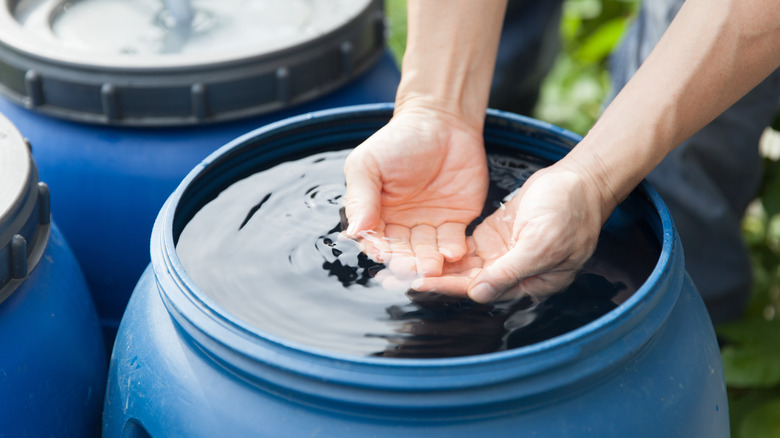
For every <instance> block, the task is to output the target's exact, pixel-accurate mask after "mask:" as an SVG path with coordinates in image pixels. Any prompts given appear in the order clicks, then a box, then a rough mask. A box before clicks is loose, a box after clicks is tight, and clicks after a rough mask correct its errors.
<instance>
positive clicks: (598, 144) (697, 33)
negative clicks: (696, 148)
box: [564, 0, 780, 211]
mask: <svg viewBox="0 0 780 438" xmlns="http://www.w3.org/2000/svg"><path fill="white" fill-rule="evenodd" d="M778 66H780V2H777V1H776V0H688V1H686V2H685V3H684V4H683V6H682V8H681V9H680V11H679V13H678V14H677V16H676V18H675V19H674V21H673V22H672V24H671V25H670V27H669V29H668V30H667V31H666V33H665V34H664V35H663V37H662V38H661V40H660V41H659V42H658V44H657V46H656V47H655V49H654V50H653V51H652V52H651V54H650V56H649V57H648V58H647V60H646V61H645V62H644V63H643V64H642V66H641V67H640V68H639V70H638V71H637V72H636V74H635V75H634V77H633V78H632V79H631V80H630V81H629V82H628V84H626V86H625V88H624V89H623V90H622V91H621V92H620V93H619V94H618V96H617V97H616V98H615V100H614V101H613V102H612V104H611V105H610V106H609V107H608V108H607V109H606V110H605V112H604V114H603V115H602V116H601V118H600V119H599V120H598V121H597V123H596V124H595V126H594V127H593V129H591V131H590V132H589V133H588V134H587V135H586V136H585V139H584V140H583V141H582V142H581V143H580V145H578V146H577V147H576V148H575V150H574V151H573V152H572V153H571V154H570V155H569V156H568V157H566V158H565V159H564V161H565V162H566V163H567V164H568V163H571V164H572V165H573V166H575V167H579V168H582V169H587V173H588V174H590V175H591V176H592V178H594V179H595V180H596V181H597V182H599V183H600V184H601V185H602V186H603V187H604V188H605V189H606V191H605V193H604V197H605V208H607V209H608V210H610V211H611V209H612V208H614V207H615V205H617V203H618V202H619V201H621V200H623V199H624V198H625V197H626V196H628V194H629V193H630V191H631V190H632V189H633V188H634V187H635V186H636V185H637V184H638V183H639V182H640V181H641V179H642V178H644V177H645V176H647V175H648V174H649V173H650V171H651V170H652V169H653V168H654V167H655V166H656V165H658V163H660V161H661V160H662V159H663V157H664V156H665V155H666V154H667V153H669V151H671V150H672V149H674V148H675V147H676V146H677V145H678V144H680V143H681V142H682V141H684V140H685V139H686V138H688V137H690V136H691V135H693V134H694V133H696V131H698V130H699V129H701V128H702V127H704V126H705V125H706V124H707V123H709V122H710V121H712V120H713V119H714V118H715V117H717V116H718V115H719V114H720V113H722V112H723V111H725V110H726V109H727V108H728V107H729V106H731V105H732V104H733V103H734V102H736V101H737V100H738V99H739V98H741V97H742V96H744V95H745V94H746V93H747V92H748V91H750V90H751V89H752V88H753V87H755V86H756V85H758V83H759V82H761V81H762V80H763V79H764V78H766V77H767V76H768V75H769V74H770V73H771V72H772V71H774V70H775V69H777V68H778ZM609 197H611V198H612V199H606V198H609Z"/></svg>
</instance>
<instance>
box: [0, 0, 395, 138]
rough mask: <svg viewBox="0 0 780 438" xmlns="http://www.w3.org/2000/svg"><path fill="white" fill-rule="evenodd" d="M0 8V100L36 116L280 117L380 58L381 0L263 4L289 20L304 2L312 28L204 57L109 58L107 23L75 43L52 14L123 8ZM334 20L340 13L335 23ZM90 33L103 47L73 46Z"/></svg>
mask: <svg viewBox="0 0 780 438" xmlns="http://www.w3.org/2000/svg"><path fill="white" fill-rule="evenodd" d="M2 1H3V2H4V3H5V4H4V5H3V6H4V7H3V8H0V93H1V94H3V95H4V96H6V97H7V98H9V99H10V100H12V101H15V102H17V103H19V104H21V105H24V106H25V107H27V108H29V109H31V110H34V111H38V112H41V113H45V114H49V115H53V116H56V117H61V118H65V119H70V120H77V121H83V122H90V123H98V124H112V125H127V126H176V125H192V124H202V123H209V122H217V121H224V120H232V119H237V118H242V117H248V116H253V115H259V114H264V113H267V112H271V111H276V110H280V109H283V108H286V107H289V106H291V105H295V104H298V103H302V102H305V101H308V100H311V99H313V98H316V97H319V96H321V95H323V94H325V93H327V92H330V91H332V90H333V89H335V88H337V87H339V86H341V85H343V84H345V83H346V82H347V81H349V80H350V79H351V78H352V77H354V76H355V75H358V74H360V73H361V72H362V71H364V70H365V69H367V68H368V67H370V66H371V65H372V64H374V62H375V61H376V60H378V59H379V57H380V56H381V54H382V52H383V50H384V42H385V41H384V32H385V30H384V18H383V17H384V15H383V4H382V1H381V0H319V1H313V0H307V1H303V0H298V1H292V0H290V1H287V0H285V2H278V3H277V2H273V4H272V5H271V3H272V2H270V1H265V2H262V1H261V2H260V3H268V4H269V5H270V6H269V7H273V8H276V7H279V5H286V6H285V7H288V8H290V14H294V13H304V12H300V11H301V10H303V9H301V8H297V9H296V8H295V7H292V6H290V5H293V4H298V3H300V4H302V5H303V4H305V5H310V6H309V7H310V9H307V10H305V14H306V17H305V18H306V19H305V20H303V19H302V20H299V21H301V22H304V21H306V20H308V21H306V23H308V24H305V29H303V30H302V31H300V32H295V33H293V32H288V34H289V35H291V36H290V37H289V40H288V41H287V42H286V43H281V44H280V43H278V42H276V43H274V44H268V43H260V42H258V44H257V45H256V46H255V45H253V44H247V42H246V40H243V41H242V40H241V38H230V39H226V41H234V42H235V44H236V47H225V49H224V50H220V48H219V47H218V48H217V49H216V50H215V49H214V48H213V47H211V49H210V50H208V51H205V52H204V53H198V51H197V50H190V51H188V50H184V49H181V50H180V51H178V52H177V51H173V52H170V51H169V49H161V50H160V52H158V53H149V52H135V53H132V52H133V50H126V51H121V50H120V51H117V52H115V53H111V52H106V51H103V50H102V49H101V48H102V47H103V46H104V45H105V44H102V39H101V36H100V32H101V31H106V26H88V27H87V28H86V29H78V28H77V29H76V31H77V32H75V33H76V34H78V35H76V36H72V33H71V34H67V35H65V34H63V33H62V32H57V31H56V27H55V25H56V23H57V22H58V19H59V18H58V17H61V16H63V17H64V16H66V14H67V13H68V12H67V11H71V10H73V11H75V10H76V7H80V8H82V9H83V8H90V7H94V5H97V6H101V4H102V3H113V4H128V2H121V1H118V0H67V1H63V0H2ZM190 1H192V2H193V5H194V6H195V7H196V8H197V7H198V5H199V4H201V3H199V2H201V0H190ZM226 1H228V2H229V1H231V0H220V2H218V3H217V2H211V3H209V2H207V1H205V0H203V3H202V4H205V5H206V6H204V7H205V8H208V7H209V6H208V5H209V4H211V5H223V3H225V2H226ZM232 1H233V2H234V3H237V4H239V3H240V2H238V1H237V0H232ZM150 2H151V3H153V4H158V5H159V7H160V8H161V9H160V10H163V11H164V9H163V3H164V2H163V0H159V1H158V0H144V1H143V2H141V3H144V4H146V3H150ZM129 3H130V4H133V3H134V2H129ZM256 3H257V2H256ZM223 6H224V5H223ZM101 7H102V6H101ZM212 7H217V6H212ZM334 8H335V9H334ZM339 8H340V9H339ZM196 10H197V9H196ZM101 11H102V9H101ZM326 11H327V12H328V13H325V12H326ZM332 11H340V12H332ZM242 12H244V11H243V10H242ZM246 13H247V14H249V13H251V11H247V12H246ZM336 13H338V14H341V15H338V16H336V18H335V19H334V18H333V15H334V14H336ZM63 14H65V15H63ZM101 14H102V15H99V16H101V17H105V16H106V15H105V12H101ZM281 16H282V15H280V17H281ZM285 16H287V15H285ZM197 17H198V16H197V15H196V17H195V21H193V23H194V24H193V26H195V24H197V23H198V22H197ZM129 19H130V17H128V20H129ZM149 19H150V20H158V21H159V20H163V21H164V19H165V16H164V15H161V12H160V11H158V12H155V13H153V12H150V18H149ZM266 19H268V18H267V17H266ZM317 20H320V21H324V23H323V24H321V25H320V24H317ZM229 25H230V23H228V22H225V23H222V22H220V24H219V26H223V27H222V28H227V27H226V26H229ZM108 27H109V29H108V31H109V32H110V30H111V29H110V26H108ZM222 28H220V29H222ZM101 29H102V30H101ZM169 30H170V29H169ZM93 31H94V32H95V33H96V35H95V40H94V41H99V42H101V43H100V44H98V43H97V42H96V43H95V46H96V49H95V50H94V51H92V50H91V49H90V47H84V46H85V44H81V45H79V42H83V41H84V39H85V38H84V35H85V34H86V35H89V33H90V32H93ZM121 32H122V29H118V30H117V31H116V32H115V33H121ZM292 35H295V36H292ZM78 38H81V39H80V40H79V39H78ZM104 39H105V38H104ZM74 41H75V42H74ZM231 44H232V43H231ZM86 45H89V41H87V43H86ZM212 46H213V45H212Z"/></svg>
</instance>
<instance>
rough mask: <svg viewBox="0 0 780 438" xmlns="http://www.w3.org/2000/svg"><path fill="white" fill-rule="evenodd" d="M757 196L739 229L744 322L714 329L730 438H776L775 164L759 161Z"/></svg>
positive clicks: (778, 218) (778, 211)
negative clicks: (743, 251) (745, 270)
mask: <svg viewBox="0 0 780 438" xmlns="http://www.w3.org/2000/svg"><path fill="white" fill-rule="evenodd" d="M764 164H765V166H764V181H763V184H762V187H761V191H760V192H759V196H758V198H757V199H756V201H755V202H754V204H753V205H752V206H751V208H750V209H749V211H748V214H747V215H746V216H745V219H744V220H743V223H742V231H743V236H744V237H745V242H746V243H747V245H748V247H749V248H750V255H751V258H752V260H753V273H754V275H753V277H754V285H753V293H752V296H751V300H750V304H749V305H748V309H747V312H746V314H745V317H744V318H743V319H741V320H739V321H736V322H733V323H730V324H726V325H722V326H719V327H717V332H718V335H719V336H720V337H721V338H722V339H724V340H725V341H727V343H728V344H727V345H726V346H725V347H724V348H723V349H722V357H723V367H724V370H725V373H726V384H727V385H728V389H729V397H730V398H729V403H730V417H731V424H732V436H734V437H735V438H748V437H751V438H752V437H780V416H779V415H778V413H780V162H778V161H775V160H772V159H769V158H765V159H764Z"/></svg>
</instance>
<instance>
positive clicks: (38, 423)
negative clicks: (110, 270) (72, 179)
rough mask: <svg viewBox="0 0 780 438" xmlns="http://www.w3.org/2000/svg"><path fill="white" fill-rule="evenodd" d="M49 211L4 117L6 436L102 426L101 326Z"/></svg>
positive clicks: (0, 186) (0, 284) (1, 284)
mask: <svg viewBox="0 0 780 438" xmlns="http://www.w3.org/2000/svg"><path fill="white" fill-rule="evenodd" d="M49 212H50V209H49V190H48V187H47V186H46V185H45V184H43V183H41V182H39V181H38V172H37V170H36V167H35V164H34V162H33V161H32V159H31V157H30V153H29V151H28V147H27V145H26V144H25V143H24V141H23V139H22V136H21V135H20V134H19V132H18V131H17V130H16V129H15V127H14V126H13V125H12V124H11V122H9V121H8V119H6V118H4V117H2V116H0V437H9V438H10V437H54V436H58V437H71V436H72V437H89V436H98V435H99V432H100V413H101V409H102V405H103V395H104V392H105V376H106V369H107V364H106V354H105V351H104V348H103V339H102V336H101V332H100V326H99V325H98V320H97V314H96V313H95V308H94V306H93V304H92V300H91V298H90V295H89V291H88V289H87V285H86V283H85V281H84V277H83V276H82V274H81V270H80V269H79V267H78V264H77V263H76V259H75V257H74V256H73V253H72V252H71V250H70V248H69V247H68V245H67V244H66V243H65V240H64V239H63V237H62V234H60V232H59V230H58V229H57V227H56V226H55V225H54V224H53V223H52V222H51V219H50V214H49Z"/></svg>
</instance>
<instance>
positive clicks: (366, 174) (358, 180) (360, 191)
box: [344, 159, 382, 237]
mask: <svg viewBox="0 0 780 438" xmlns="http://www.w3.org/2000/svg"><path fill="white" fill-rule="evenodd" d="M374 169H377V166H369V165H366V163H353V162H350V160H349V159H348V160H347V164H345V166H344V175H345V177H346V182H347V191H346V194H345V195H344V212H345V214H346V216H347V223H348V224H349V226H348V228H347V230H346V233H347V234H348V235H349V236H353V237H354V236H356V235H357V233H359V232H361V231H366V230H371V229H373V228H375V227H376V226H377V225H378V224H379V218H380V212H381V196H382V181H381V176H380V175H378V174H377V173H376V172H375V171H374Z"/></svg>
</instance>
